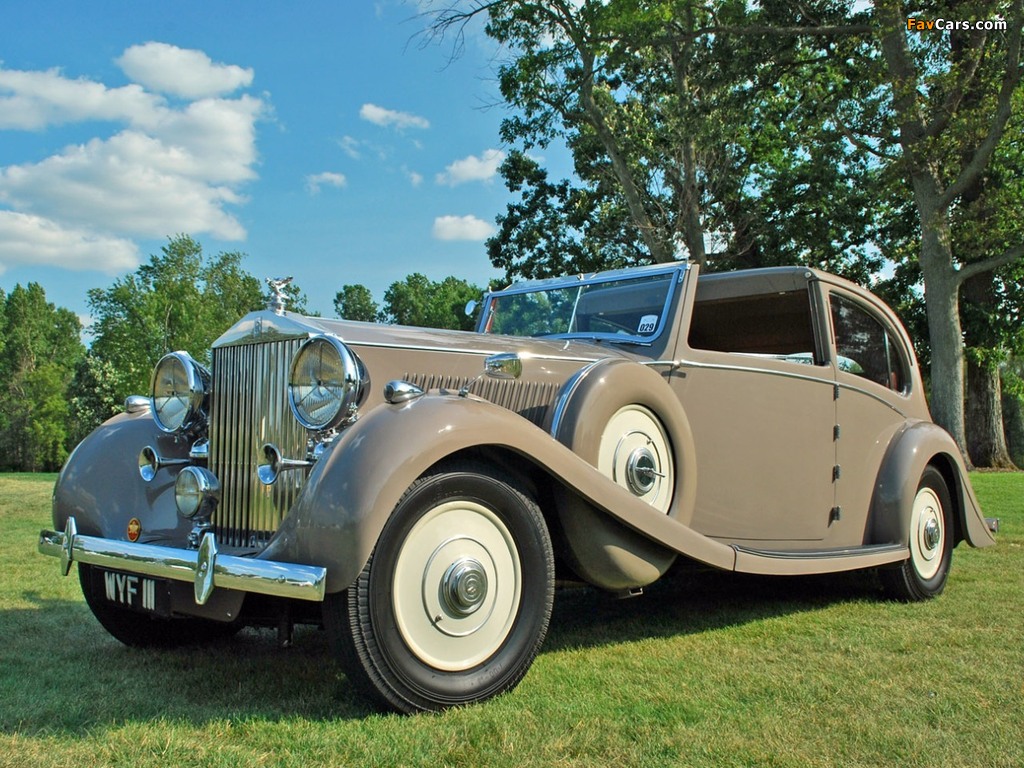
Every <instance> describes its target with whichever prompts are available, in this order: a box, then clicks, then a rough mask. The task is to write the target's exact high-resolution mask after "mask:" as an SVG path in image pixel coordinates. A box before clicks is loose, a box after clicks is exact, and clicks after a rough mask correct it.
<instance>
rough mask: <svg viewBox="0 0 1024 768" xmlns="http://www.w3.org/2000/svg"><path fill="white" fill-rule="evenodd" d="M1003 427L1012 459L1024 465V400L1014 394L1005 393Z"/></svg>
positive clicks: (1019, 465) (1020, 465) (1015, 462)
mask: <svg viewBox="0 0 1024 768" xmlns="http://www.w3.org/2000/svg"><path fill="white" fill-rule="evenodd" d="M1003 427H1004V429H1005V434H1006V448H1007V451H1008V452H1009V454H1010V460H1011V461H1013V463H1014V464H1016V465H1017V466H1018V467H1024V400H1021V399H1020V398H1019V397H1015V396H1014V395H1009V394H1004V395H1003Z"/></svg>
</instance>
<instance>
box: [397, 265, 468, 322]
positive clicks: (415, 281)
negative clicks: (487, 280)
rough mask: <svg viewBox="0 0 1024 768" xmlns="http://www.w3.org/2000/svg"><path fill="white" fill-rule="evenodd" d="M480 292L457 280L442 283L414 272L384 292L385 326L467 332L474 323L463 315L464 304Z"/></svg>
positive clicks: (449, 279)
mask: <svg viewBox="0 0 1024 768" xmlns="http://www.w3.org/2000/svg"><path fill="white" fill-rule="evenodd" d="M481 293H483V291H482V290H481V289H480V288H478V287H476V286H475V285H471V284H469V283H467V282H466V281H465V280H461V279H459V278H457V277H446V278H445V279H444V280H442V281H441V282H434V281H432V280H429V279H427V277H426V276H425V275H422V274H420V273H419V272H414V273H413V274H411V275H409V276H408V277H406V278H405V280H402V281H397V282H394V283H392V284H391V285H390V286H389V287H388V289H387V290H386V291H385V292H384V308H383V310H382V312H381V315H382V318H383V319H384V321H385V322H389V323H397V324H398V325H413V326H419V327H423V328H452V329H455V330H463V331H468V330H471V329H472V328H473V327H474V324H475V321H474V320H473V318H472V317H468V316H467V315H466V311H465V308H466V304H467V303H468V302H469V301H471V300H473V299H479V298H480V295H481Z"/></svg>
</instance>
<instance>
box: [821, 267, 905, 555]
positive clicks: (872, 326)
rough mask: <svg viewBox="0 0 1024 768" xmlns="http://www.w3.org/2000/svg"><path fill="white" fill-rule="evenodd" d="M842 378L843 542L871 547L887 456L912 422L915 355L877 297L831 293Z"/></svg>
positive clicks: (839, 530)
mask: <svg viewBox="0 0 1024 768" xmlns="http://www.w3.org/2000/svg"><path fill="white" fill-rule="evenodd" d="M827 301H828V307H829V319H830V324H831V328H832V340H833V344H834V357H835V372H836V374H835V375H836V393H837V399H836V424H837V427H836V435H837V440H836V465H837V475H838V482H837V485H836V494H837V496H836V500H837V509H838V520H837V521H836V525H835V530H834V537H835V538H836V539H837V543H849V544H861V543H863V544H870V543H873V542H871V541H869V531H868V530H867V521H868V510H869V506H870V504H871V496H872V493H873V491H874V486H875V480H876V478H877V477H878V472H879V469H880V467H881V464H882V461H883V459H884V457H885V452H886V450H887V449H888V447H889V444H890V442H891V440H892V438H893V436H894V435H895V434H896V432H897V431H898V430H899V429H901V428H902V427H903V425H904V424H905V423H906V421H907V418H908V417H909V416H910V415H911V414H910V411H912V410H913V408H912V401H911V399H910V397H909V395H910V388H911V386H912V377H911V360H912V359H913V357H912V351H911V350H910V348H909V341H908V340H907V339H906V334H905V333H902V332H901V329H899V326H898V324H897V323H896V322H894V318H890V317H889V314H888V312H887V311H886V310H884V309H883V308H882V307H881V306H880V305H879V304H878V303H876V302H875V301H874V300H873V299H872V298H871V297H869V296H865V295H863V294H859V293H856V292H854V291H852V290H847V289H845V288H844V287H842V286H839V285H832V286H829V287H828V291H827Z"/></svg>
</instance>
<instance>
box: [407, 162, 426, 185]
mask: <svg viewBox="0 0 1024 768" xmlns="http://www.w3.org/2000/svg"><path fill="white" fill-rule="evenodd" d="M402 173H404V174H405V177H406V178H407V179H409V183H410V184H412V185H413V186H414V187H418V186H419V185H420V184H422V183H423V175H422V174H420V173H416V171H413V170H411V169H409V168H406V167H405V166H404V165H403V166H402Z"/></svg>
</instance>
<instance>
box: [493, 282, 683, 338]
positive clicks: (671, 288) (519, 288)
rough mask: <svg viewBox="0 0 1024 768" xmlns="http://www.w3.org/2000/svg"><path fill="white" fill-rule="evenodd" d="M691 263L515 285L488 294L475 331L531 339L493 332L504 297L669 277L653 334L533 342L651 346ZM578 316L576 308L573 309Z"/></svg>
mask: <svg viewBox="0 0 1024 768" xmlns="http://www.w3.org/2000/svg"><path fill="white" fill-rule="evenodd" d="M689 268H690V265H689V263H688V262H672V263H670V264H652V265H650V266H645V267H629V268H627V269H616V270H610V271H607V272H592V273H590V274H585V275H584V274H581V275H575V276H564V277H554V278H546V279H542V280H528V281H524V282H521V283H514V284H513V285H511V286H509V287H508V288H505V289H503V290H500V291H488V292H487V293H485V294H484V297H483V306H482V309H481V312H480V317H479V319H478V320H477V326H476V330H477V332H478V333H483V334H487V335H489V336H491V335H494V336H496V335H505V336H513V337H514V338H531V337H530V336H526V335H522V336H518V335H516V334H508V333H500V334H499V333H495V332H493V331H491V330H490V327H491V326H492V323H493V314H494V308H495V306H496V303H498V302H500V300H501V299H502V298H504V297H509V296H521V295H523V294H529V293H547V292H551V291H565V290H572V289H578V288H588V287H593V286H600V285H603V284H609V283H625V282H628V281H632V280H637V281H640V280H651V279H653V278H658V277H660V276H663V275H667V276H670V280H669V285H668V290H667V291H666V292H665V301H664V304H663V305H662V307H661V308H660V311H659V313H658V324H657V327H656V328H655V329H654V331H653V332H651V333H645V334H642V335H641V334H640V333H632V334H623V333H621V332H620V333H608V332H603V331H574V332H566V333H551V334H542V335H539V336H533V338H545V339H588V340H601V341H609V342H617V343H625V344H644V345H650V344H653V343H654V342H655V341H657V339H658V338H660V337H661V335H662V333H663V332H664V330H665V326H666V323H667V318H668V316H669V314H670V309H671V307H672V303H673V301H674V299H675V296H676V292H677V291H678V290H680V288H679V286H680V285H681V284H682V282H683V278H684V276H685V275H686V272H687V270H689ZM579 296H580V294H577V299H576V301H577V302H578V301H579ZM574 314H575V308H574Z"/></svg>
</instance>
